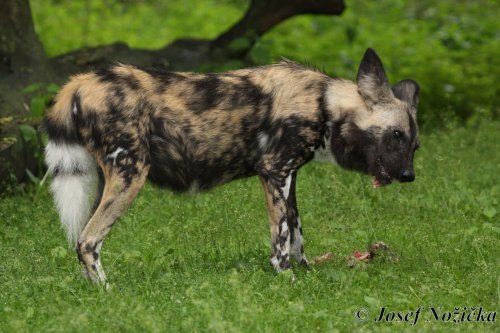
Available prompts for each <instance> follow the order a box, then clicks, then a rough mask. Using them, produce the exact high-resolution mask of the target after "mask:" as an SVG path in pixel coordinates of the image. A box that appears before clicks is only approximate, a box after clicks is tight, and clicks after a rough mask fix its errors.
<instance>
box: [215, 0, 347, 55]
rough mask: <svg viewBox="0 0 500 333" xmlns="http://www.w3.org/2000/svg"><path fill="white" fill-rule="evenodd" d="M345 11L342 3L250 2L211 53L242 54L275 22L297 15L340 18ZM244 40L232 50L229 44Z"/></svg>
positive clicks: (307, 0)
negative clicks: (338, 16)
mask: <svg viewBox="0 0 500 333" xmlns="http://www.w3.org/2000/svg"><path fill="white" fill-rule="evenodd" d="M344 9H345V4H344V1H343V0H273V1H268V0H252V1H251V2H250V7H249V8H248V10H247V11H246V13H245V15H244V16H243V18H242V19H241V20H240V21H238V22H237V23H236V24H235V25H233V26H232V27H231V28H229V30H227V31H226V32H224V33H222V34H221V35H219V37H217V38H216V39H214V40H213V41H212V43H211V50H212V51H213V52H216V53H217V52H221V53H223V54H224V55H225V56H230V57H241V56H243V55H245V54H246V53H247V52H248V51H249V50H250V49H251V48H252V47H253V45H254V44H255V43H256V42H257V40H258V39H259V37H260V36H262V35H263V34H265V33H266V32H267V31H269V30H270V29H271V28H273V27H274V26H275V25H277V24H278V23H280V22H282V21H284V20H286V19H288V18H290V17H292V16H296V15H302V14H323V15H340V14H342V12H343V11H344ZM239 38H244V39H246V40H247V43H243V47H239V48H236V49H235V48H232V47H231V43H232V42H234V41H235V40H236V39H239Z"/></svg>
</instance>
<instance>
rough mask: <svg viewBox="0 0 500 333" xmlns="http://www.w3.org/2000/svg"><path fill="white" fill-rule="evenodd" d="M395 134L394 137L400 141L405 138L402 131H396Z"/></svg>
mask: <svg viewBox="0 0 500 333" xmlns="http://www.w3.org/2000/svg"><path fill="white" fill-rule="evenodd" d="M393 133H394V137H395V138H396V139H398V140H400V139H401V138H402V137H403V133H401V131H400V130H395V131H394V132H393Z"/></svg>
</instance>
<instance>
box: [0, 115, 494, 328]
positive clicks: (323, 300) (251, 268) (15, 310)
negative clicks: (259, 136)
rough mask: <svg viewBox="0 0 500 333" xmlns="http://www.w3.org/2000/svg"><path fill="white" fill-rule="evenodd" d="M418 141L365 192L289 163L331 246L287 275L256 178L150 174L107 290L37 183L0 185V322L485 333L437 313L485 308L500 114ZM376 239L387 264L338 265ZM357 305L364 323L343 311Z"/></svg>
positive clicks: (309, 218)
mask: <svg viewBox="0 0 500 333" xmlns="http://www.w3.org/2000/svg"><path fill="white" fill-rule="evenodd" d="M421 141H422V148H421V150H419V151H418V153H417V156H416V165H415V167H416V173H417V179H416V181H415V182H414V183H411V184H393V185H391V186H389V187H385V188H382V189H378V190H375V189H372V188H371V187H370V179H369V177H367V176H363V175H359V174H355V173H351V172H346V171H343V170H340V169H339V168H338V167H336V166H333V165H329V164H321V163H317V162H313V163H311V164H309V165H307V166H306V167H305V168H303V169H302V170H301V172H300V173H299V174H300V177H299V181H298V197H299V209H300V210H301V213H302V220H303V224H304V233H305V237H306V253H308V255H309V257H314V256H317V255H321V254H324V253H326V252H333V253H334V254H335V256H334V259H333V260H331V261H328V262H325V263H323V264H321V265H314V266H313V267H312V269H311V270H310V271H306V270H305V269H303V268H301V267H297V266H295V267H294V270H293V271H294V274H295V279H292V276H291V274H287V273H285V274H276V273H275V272H274V271H273V269H272V268H271V266H270V264H269V261H268V257H269V247H270V246H269V234H268V227H267V217H266V211H265V204H264V199H263V194H262V193H261V192H262V191H261V187H260V184H259V182H258V180H257V179H256V178H249V179H246V180H241V181H235V182H232V183H230V184H227V185H225V186H222V187H219V188H217V189H215V190H213V191H210V192H207V193H202V194H197V195H174V194H172V193H171V192H169V191H165V190H160V189H156V188H154V187H152V186H147V187H146V188H145V189H144V190H143V191H142V192H141V194H140V195H139V197H138V198H137V200H136V201H135V203H134V205H133V207H132V208H131V209H130V210H129V211H128V213H127V214H126V215H124V216H123V218H121V219H120V221H119V222H118V224H117V225H116V226H115V228H114V229H113V231H112V232H111V234H110V237H109V238H108V239H107V241H106V242H105V244H104V247H103V264H104V267H105V269H106V270H107V273H108V276H109V280H110V283H111V289H110V290H102V289H100V288H98V287H96V286H94V285H92V284H91V283H89V282H88V281H86V280H85V279H84V278H83V276H82V274H81V268H80V267H79V264H78V261H77V259H76V256H75V254H74V253H73V251H69V250H68V249H67V247H66V240H65V238H64V235H63V231H62V229H61V228H60V226H59V223H58V221H57V213H56V211H55V209H54V207H53V205H52V202H51V198H50V195H49V193H48V189H47V188H46V187H44V188H43V189H41V190H39V191H38V192H35V191H34V190H33V191H31V192H30V193H31V194H29V195H26V194H25V195H19V196H10V197H3V198H2V199H1V203H0V221H1V223H2V226H1V228H0V240H1V243H0V244H1V251H0V262H1V264H0V302H1V304H0V331H1V332H18V331H21V332H22V331H30V332H71V331H79V332H90V331H98V332H116V331H148V332H149V331H151V332H165V331H173V332H175V331H185V332H200V331H212V332H257V331H259V332H267V331H269V332H271V331H274V332H276V331H278V332H308V331H318V332H325V331H329V332H335V331H340V332H350V331H357V332H373V331H378V332H384V331H392V330H393V329H396V328H397V329H399V330H406V331H410V330H411V331H413V330H414V329H417V330H418V331H419V332H426V331H427V332H430V331H433V332H450V331H463V332H470V331H475V332H483V331H484V332H488V331H491V332H493V331H497V330H498V323H497V322H495V323H487V322H470V323H468V322H460V323H453V322H452V320H453V319H454V318H455V316H452V317H451V320H450V321H449V322H448V321H447V318H448V317H447V315H446V313H447V312H449V311H451V312H454V311H455V310H456V309H455V308H456V307H460V308H461V309H459V310H460V311H462V310H463V307H467V308H469V307H471V306H474V307H482V308H483V312H484V311H488V312H491V311H496V310H497V309H498V305H499V297H500V295H499V276H498V271H499V259H498V258H499V254H500V253H499V251H498V240H499V234H500V225H499V224H498V216H499V213H498V211H499V210H500V207H499V193H500V184H499V181H498V180H499V179H498V168H499V166H500V155H499V153H498V152H499V148H500V147H499V142H500V124H499V123H498V122H492V123H488V124H482V125H478V126H476V127H469V128H454V129H452V130H447V131H442V132H439V133H435V134H427V135H422V138H421ZM375 241H383V242H385V243H386V244H387V245H388V246H389V247H390V248H391V249H392V250H393V251H394V252H395V253H396V254H397V256H398V259H399V260H397V261H395V260H392V258H391V257H390V256H387V255H381V256H378V257H376V258H375V259H374V260H373V261H372V262H370V263H358V264H356V265H355V266H354V267H349V265H348V260H347V258H348V257H349V256H350V255H351V254H352V252H353V251H354V250H364V249H366V246H367V245H368V244H369V243H372V242H375ZM383 307H386V311H404V312H409V311H415V310H417V309H418V307H424V308H425V309H424V310H423V312H422V315H421V319H419V320H418V321H417V323H416V327H412V326H411V325H410V324H411V323H412V322H413V320H409V321H408V322H387V320H386V319H384V320H383V321H382V322H376V321H375V319H377V318H378V315H379V313H380V311H381V309H382V308H383ZM430 307H435V308H436V311H441V312H438V313H439V314H440V316H441V317H440V320H439V321H436V320H435V319H434V317H433V315H432V312H430V310H429V308H430ZM358 308H364V309H366V310H368V311H369V312H370V313H369V314H367V316H368V317H367V318H368V320H367V321H364V322H361V321H359V320H356V319H355V318H354V312H355V310H356V309H358ZM439 308H441V309H439ZM363 311H364V310H363ZM361 314H362V315H366V313H364V312H362V313H361ZM443 315H444V320H443V317H442V316H443ZM476 317H477V316H473V317H470V318H476ZM490 318H491V317H490ZM389 319H391V317H389ZM426 320H428V321H429V322H426Z"/></svg>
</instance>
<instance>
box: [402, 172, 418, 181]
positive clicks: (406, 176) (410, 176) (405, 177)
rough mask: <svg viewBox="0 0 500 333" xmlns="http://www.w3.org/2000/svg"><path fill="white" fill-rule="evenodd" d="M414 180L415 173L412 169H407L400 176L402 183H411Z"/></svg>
mask: <svg viewBox="0 0 500 333" xmlns="http://www.w3.org/2000/svg"><path fill="white" fill-rule="evenodd" d="M414 180H415V172H414V171H413V170H412V169H407V170H405V171H403V173H402V174H401V181H402V182H412V181H414Z"/></svg>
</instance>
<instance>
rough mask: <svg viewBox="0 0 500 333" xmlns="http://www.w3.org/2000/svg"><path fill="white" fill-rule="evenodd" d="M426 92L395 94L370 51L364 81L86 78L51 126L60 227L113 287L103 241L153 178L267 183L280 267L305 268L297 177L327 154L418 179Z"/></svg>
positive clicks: (187, 187) (268, 74)
mask: <svg viewBox="0 0 500 333" xmlns="http://www.w3.org/2000/svg"><path fill="white" fill-rule="evenodd" d="M418 91H419V88H418V85H417V84H416V83H415V82H414V81H412V80H403V81H401V82H399V83H398V84H396V85H395V86H393V87H392V88H391V87H390V86H389V84H388V80H387V77H386V74H385V72H384V69H383V67H382V63H381V62H380V60H379V58H378V56H377V55H376V53H375V52H374V51H373V50H372V49H368V50H367V51H366V53H365V55H364V57H363V60H362V62H361V65H360V67H359V71H358V75H357V84H356V83H353V82H350V81H346V80H341V79H333V78H330V77H328V76H327V75H325V74H323V73H321V72H319V71H316V70H313V69H310V68H307V67H304V66H301V65H298V64H296V63H293V62H290V61H284V62H281V63H279V64H276V65H269V66H263V67H256V68H250V69H241V70H235V71H230V72H227V73H222V74H194V73H174V72H167V71H163V70H159V69H139V68H136V67H133V66H128V65H116V66H113V67H111V68H109V69H105V70H98V71H94V72H91V73H87V74H81V75H77V76H75V77H73V78H72V80H71V81H70V82H69V83H68V84H67V85H66V86H65V87H64V88H63V89H62V90H61V92H60V93H59V94H58V96H57V98H56V103H55V105H54V107H53V109H52V110H51V112H50V113H49V114H48V115H47V116H46V118H45V120H44V127H45V129H46V131H47V133H48V135H49V143H48V145H47V149H46V162H47V165H48V167H49V170H50V171H51V173H52V175H53V177H54V179H53V182H52V191H53V193H54V196H55V201H56V203H57V208H58V210H59V214H60V218H61V221H62V224H63V226H64V227H65V229H66V232H67V235H68V238H69V240H70V242H72V243H73V244H74V245H76V250H77V253H78V257H79V259H80V261H81V262H82V263H83V266H84V267H85V271H86V273H87V274H88V276H89V277H90V278H91V279H92V280H94V281H97V282H103V281H105V274H104V271H103V269H102V268H101V263H100V249H101V245H102V242H103V240H104V237H105V236H106V235H107V234H108V232H109V231H110V230H111V227H112V226H113V224H114V223H115V221H116V219H117V218H118V217H119V216H120V215H122V214H123V212H124V211H125V210H126V209H127V207H129V205H130V204H131V202H132V200H133V199H134V198H135V196H136V195H137V193H138V192H139V190H140V189H141V187H142V186H143V185H144V183H145V181H146V179H149V180H151V181H152V182H153V183H156V184H159V185H164V186H166V187H169V188H171V189H173V190H175V191H196V190H206V189H209V188H211V187H214V186H216V185H219V184H222V183H225V182H228V181H230V180H233V179H237V178H242V177H248V176H253V175H258V176H259V177H260V180H261V182H262V185H263V188H264V193H265V197H266V202H267V208H268V211H269V219H270V228H271V239H272V255H271V263H272V265H273V266H274V267H275V269H276V270H278V271H281V270H283V269H288V268H290V262H289V257H290V256H291V257H292V258H294V259H295V260H296V261H298V262H299V263H301V264H303V265H305V266H307V265H308V263H307V259H306V257H305V255H304V247H303V238H302V227H301V221H300V219H299V214H298V211H297V203H296V199H295V181H296V177H297V171H298V170H299V168H300V167H301V166H303V165H304V164H306V163H307V162H309V161H311V160H312V159H313V158H314V157H315V154H316V155H329V156H331V157H333V159H334V160H335V161H336V162H337V163H338V164H339V165H341V166H342V167H345V168H348V169H353V170H357V171H361V172H364V173H367V174H370V175H372V176H374V180H373V186H374V187H378V186H381V185H386V184H389V183H390V182H391V181H392V180H393V179H396V180H398V181H401V182H408V181H413V179H414V177H415V176H414V172H413V155H414V151H415V149H416V148H417V146H418V138H417V123H416V112H417V102H418ZM96 179H97V181H96ZM93 183H97V184H98V186H93ZM92 195H95V196H96V197H97V198H96V199H95V205H94V207H93V208H92V207H91V206H92V205H91V202H90V201H92V199H91V197H92ZM91 213H93V215H92V217H91V218H90V220H88V219H89V217H90V215H91Z"/></svg>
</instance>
